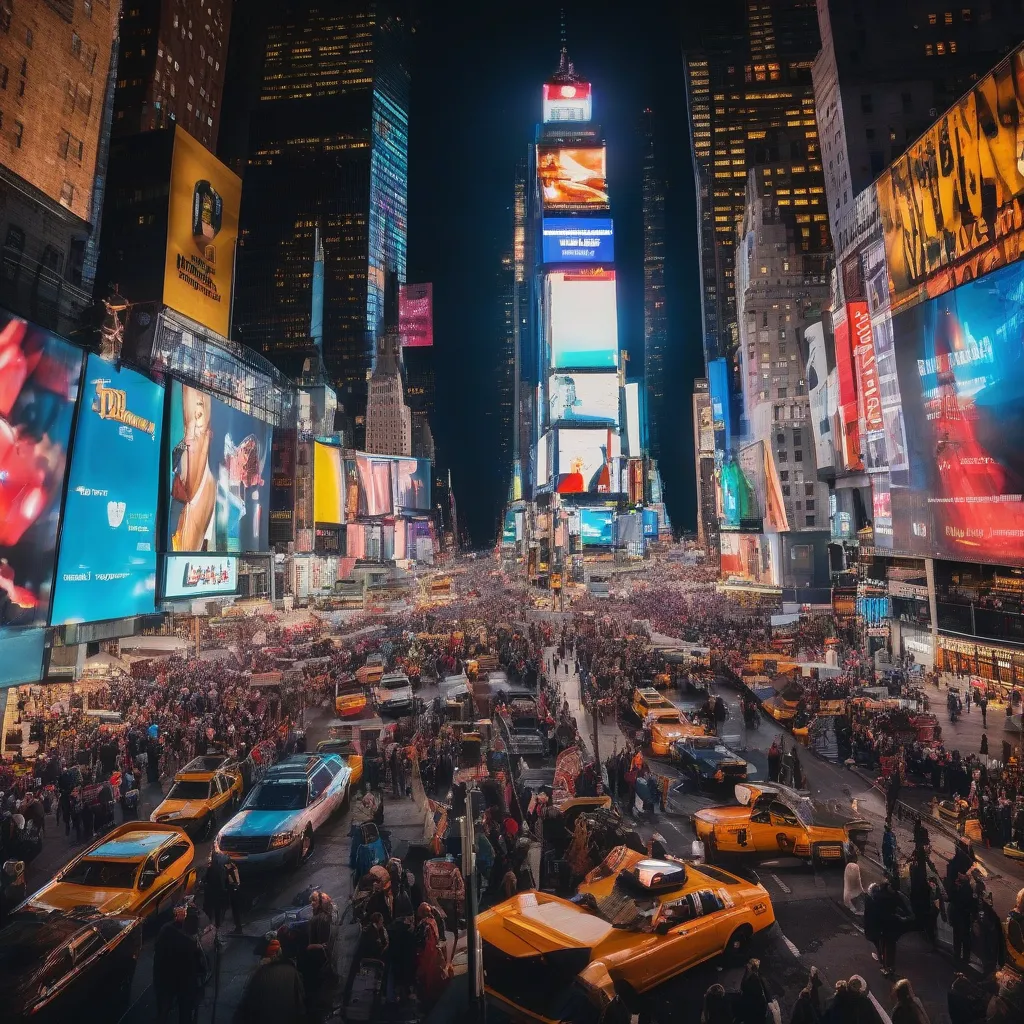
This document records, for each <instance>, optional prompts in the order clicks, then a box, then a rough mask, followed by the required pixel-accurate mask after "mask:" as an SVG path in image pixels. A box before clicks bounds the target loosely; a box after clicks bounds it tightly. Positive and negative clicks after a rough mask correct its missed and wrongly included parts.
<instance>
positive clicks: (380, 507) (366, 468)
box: [355, 452, 394, 516]
mask: <svg viewBox="0 0 1024 1024" xmlns="http://www.w3.org/2000/svg"><path fill="white" fill-rule="evenodd" d="M355 465H356V473H357V475H358V477H359V514H360V515H364V516H389V515H391V513H392V512H393V511H394V505H393V502H394V481H393V478H392V472H393V464H392V461H391V459H389V458H388V457H387V456H381V455H364V454H363V453H362V452H357V453H356V457H355Z"/></svg>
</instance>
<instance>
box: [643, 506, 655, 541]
mask: <svg viewBox="0 0 1024 1024" xmlns="http://www.w3.org/2000/svg"><path fill="white" fill-rule="evenodd" d="M643 521H644V536H645V537H657V536H658V511H657V509H653V508H645V509H644V513H643Z"/></svg>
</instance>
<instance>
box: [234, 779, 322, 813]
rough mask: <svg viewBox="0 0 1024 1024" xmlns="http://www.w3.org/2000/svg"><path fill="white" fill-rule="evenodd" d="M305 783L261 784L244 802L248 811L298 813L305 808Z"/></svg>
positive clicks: (268, 782)
mask: <svg viewBox="0 0 1024 1024" xmlns="http://www.w3.org/2000/svg"><path fill="white" fill-rule="evenodd" d="M307 792H308V787H307V786H306V783H305V782H291V781H290V782H283V781H282V782H275V781H274V780H272V779H269V780H267V781H266V782H261V783H260V784H259V785H258V786H257V787H256V788H255V789H254V790H253V791H252V794H251V795H250V797H249V799H248V800H247V801H246V802H245V807H246V810H250V811H300V810H302V808H303V807H305V806H306V796H307Z"/></svg>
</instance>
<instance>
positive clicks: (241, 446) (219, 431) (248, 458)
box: [167, 381, 273, 551]
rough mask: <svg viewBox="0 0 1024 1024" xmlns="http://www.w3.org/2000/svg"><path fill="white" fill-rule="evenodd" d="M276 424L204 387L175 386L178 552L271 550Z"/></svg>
mask: <svg viewBox="0 0 1024 1024" xmlns="http://www.w3.org/2000/svg"><path fill="white" fill-rule="evenodd" d="M272 435H273V428H272V427H271V426H270V425H269V424H268V423H264V422H263V421H262V420H257V419H254V418H253V417H252V416H249V415H248V414H246V413H244V412H239V410H238V409H233V408H232V407H231V406H229V405H226V404H225V403H224V402H222V401H220V400H219V399H217V398H214V397H213V396H212V395H209V394H208V393H207V392H205V391H200V390H198V389H197V388H192V387H188V385H185V384H182V383H180V382H179V381H173V382H172V384H171V415H170V422H169V424H168V430H167V438H168V447H169V448H170V453H171V458H170V472H171V480H170V492H171V501H170V509H169V514H168V517H167V530H168V533H169V534H170V537H169V547H170V550H171V551H267V550H269V540H268V521H269V514H268V505H269V500H268V499H269V493H270V488H269V486H268V484H269V479H268V477H269V475H270V472H269V462H270V446H271V440H272Z"/></svg>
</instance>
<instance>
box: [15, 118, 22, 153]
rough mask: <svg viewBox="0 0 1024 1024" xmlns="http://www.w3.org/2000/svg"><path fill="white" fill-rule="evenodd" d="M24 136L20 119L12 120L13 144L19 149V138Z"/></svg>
mask: <svg viewBox="0 0 1024 1024" xmlns="http://www.w3.org/2000/svg"><path fill="white" fill-rule="evenodd" d="M24 136H25V126H24V125H23V124H22V123H21V122H20V121H15V122H14V145H15V146H16V147H17V148H18V149H21V140H22V139H23V138H24Z"/></svg>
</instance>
